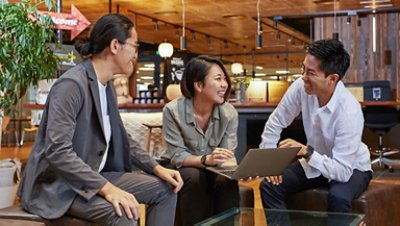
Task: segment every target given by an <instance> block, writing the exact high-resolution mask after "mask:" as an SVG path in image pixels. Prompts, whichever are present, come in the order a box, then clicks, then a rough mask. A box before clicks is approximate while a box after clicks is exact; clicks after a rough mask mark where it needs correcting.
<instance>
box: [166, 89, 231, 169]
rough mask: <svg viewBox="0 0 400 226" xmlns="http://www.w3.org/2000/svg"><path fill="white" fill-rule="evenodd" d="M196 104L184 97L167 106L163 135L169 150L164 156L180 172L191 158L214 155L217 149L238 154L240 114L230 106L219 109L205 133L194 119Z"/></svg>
mask: <svg viewBox="0 0 400 226" xmlns="http://www.w3.org/2000/svg"><path fill="white" fill-rule="evenodd" d="M192 103H193V102H192V100H191V99H188V98H185V97H181V98H178V99H175V100H173V101H171V102H169V103H168V104H166V105H165V107H164V110H163V133H164V139H165V143H166V145H167V150H166V152H165V153H164V155H163V158H164V159H169V160H170V161H171V164H172V165H174V166H175V167H177V168H180V167H182V162H183V161H184V160H185V159H186V158H187V157H188V156H190V155H204V154H210V153H211V152H212V151H213V150H214V149H215V148H217V147H220V148H226V149H229V150H231V151H235V149H236V147H237V127H238V113H237V111H236V109H235V108H234V107H233V106H232V105H231V104H229V103H224V104H222V105H215V107H214V110H213V113H212V115H211V117H210V120H209V122H208V126H207V130H206V131H205V132H204V131H203V130H202V129H201V128H200V126H199V124H198V123H197V121H196V120H195V118H194V113H193V104H192Z"/></svg>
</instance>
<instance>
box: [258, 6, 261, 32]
mask: <svg viewBox="0 0 400 226" xmlns="http://www.w3.org/2000/svg"><path fill="white" fill-rule="evenodd" d="M260 34H261V21H260V0H257V35H260Z"/></svg>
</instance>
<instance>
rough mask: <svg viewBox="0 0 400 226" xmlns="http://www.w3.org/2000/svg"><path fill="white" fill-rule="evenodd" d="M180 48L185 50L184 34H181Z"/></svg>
mask: <svg viewBox="0 0 400 226" xmlns="http://www.w3.org/2000/svg"><path fill="white" fill-rule="evenodd" d="M180 40H181V50H186V49H187V40H186V36H181V38H180Z"/></svg>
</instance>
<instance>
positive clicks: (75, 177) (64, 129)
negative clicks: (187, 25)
mask: <svg viewBox="0 0 400 226" xmlns="http://www.w3.org/2000/svg"><path fill="white" fill-rule="evenodd" d="M138 46H139V44H138V37H137V33H136V31H135V28H134V27H133V23H132V22H131V21H130V20H129V19H128V18H127V17H125V16H123V15H119V14H108V15H106V16H103V17H101V18H100V19H99V20H98V21H97V22H96V24H95V25H94V27H93V29H92V31H91V35H90V37H89V41H88V42H87V43H81V44H79V45H78V46H77V50H78V51H79V52H80V53H81V54H82V55H83V56H85V57H86V61H85V62H83V63H82V64H80V65H78V66H76V67H74V68H72V69H70V70H69V71H67V72H66V73H65V74H63V75H62V76H61V77H60V78H59V79H58V80H57V81H56V82H55V84H54V85H53V87H52V89H51V91H50V93H49V96H48V98H47V102H46V105H45V109H44V113H43V117H42V120H41V124H40V126H39V132H38V135H37V137H36V140H35V144H34V146H33V149H32V153H31V156H30V158H29V160H28V162H27V164H26V167H25V173H24V176H23V179H22V181H21V184H20V188H19V191H18V195H19V196H20V197H21V205H22V207H23V208H24V209H25V210H27V211H29V212H31V213H34V214H37V215H39V216H41V217H43V218H46V219H56V218H59V217H61V216H63V215H64V214H67V215H71V216H75V217H79V218H82V219H85V220H88V221H92V222H95V223H97V224H100V225H136V224H137V219H138V218H139V216H140V213H139V203H145V204H147V205H148V208H147V218H146V223H147V225H173V221H174V217H175V206H176V199H177V196H176V193H177V192H178V191H179V190H180V188H181V187H182V184H183V182H182V179H181V177H180V174H179V172H178V171H175V170H170V169H166V168H164V167H162V166H160V165H159V164H158V163H157V162H155V161H154V160H153V159H152V158H151V157H150V156H149V155H148V154H147V152H146V151H144V150H143V149H142V148H140V147H139V146H137V145H135V144H134V143H133V142H132V139H129V137H128V134H127V133H126V131H125V129H124V127H123V124H122V121H121V118H120V115H119V112H118V108H117V102H116V97H115V91H114V89H113V85H112V80H113V79H114V78H115V77H116V76H118V75H119V74H127V75H130V74H132V72H133V68H134V64H135V63H136V58H137V52H138ZM134 169H140V170H142V171H144V173H143V172H142V171H133V170H134Z"/></svg>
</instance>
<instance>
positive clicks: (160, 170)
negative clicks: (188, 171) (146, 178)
mask: <svg viewBox="0 0 400 226" xmlns="http://www.w3.org/2000/svg"><path fill="white" fill-rule="evenodd" d="M153 173H154V174H155V175H156V176H158V177H159V178H161V179H163V180H165V181H168V182H169V183H170V184H172V186H174V192H175V193H177V192H178V191H179V190H181V188H182V186H183V180H182V178H181V174H180V173H179V172H178V171H177V170H171V169H167V168H165V167H162V166H160V165H157V166H156V167H154V169H153Z"/></svg>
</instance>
